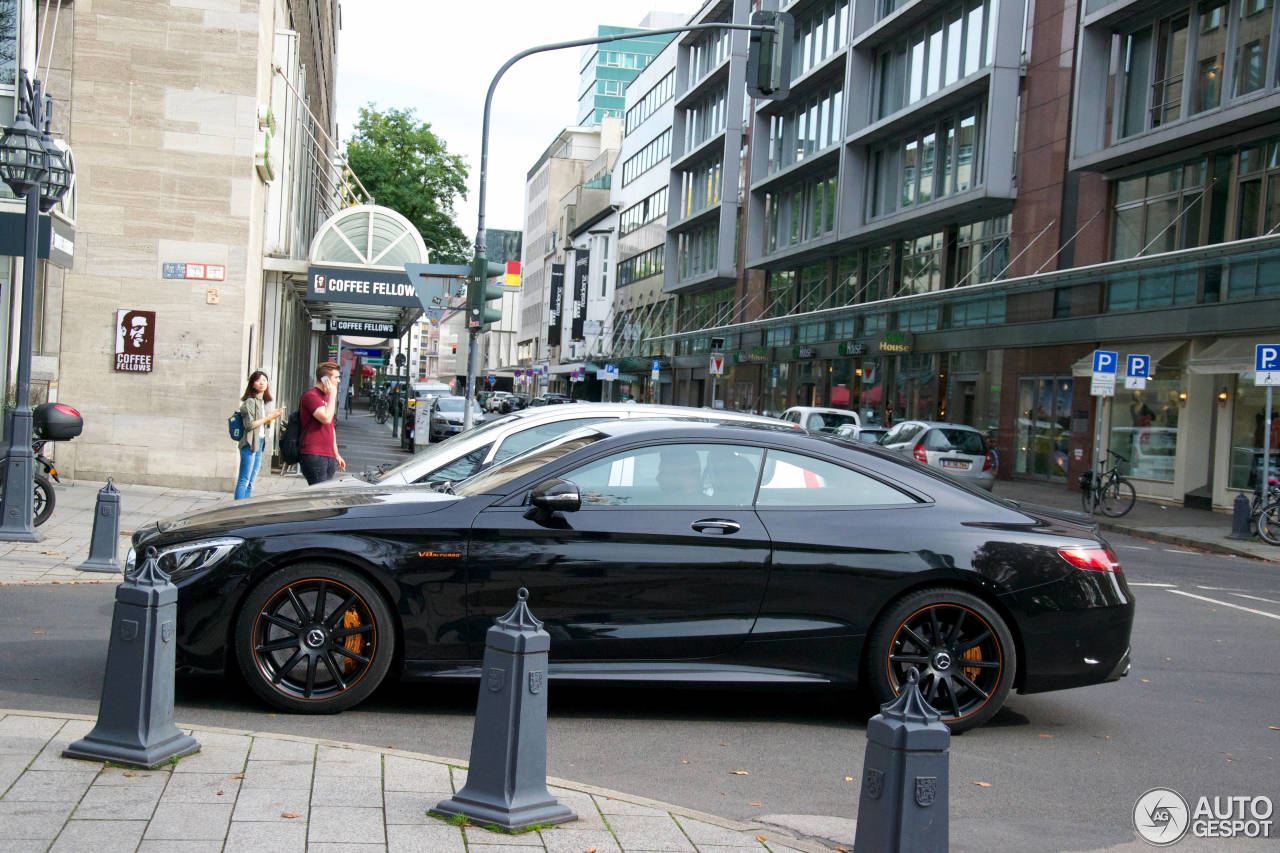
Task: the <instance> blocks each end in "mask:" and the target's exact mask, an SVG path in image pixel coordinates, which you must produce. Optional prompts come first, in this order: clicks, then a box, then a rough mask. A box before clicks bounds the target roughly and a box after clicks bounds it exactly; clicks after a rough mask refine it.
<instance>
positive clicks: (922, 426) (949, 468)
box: [880, 421, 996, 491]
mask: <svg viewBox="0 0 1280 853" xmlns="http://www.w3.org/2000/svg"><path fill="white" fill-rule="evenodd" d="M880 444H881V446H883V447H886V448H888V449H889V450H896V451H898V452H899V453H903V454H906V455H907V456H910V457H912V458H914V459H915V460H916V461H917V462H920V463H923V464H925V465H928V466H929V467H930V468H937V469H939V470H941V471H944V472H946V473H947V474H950V475H951V476H953V477H955V478H956V479H958V480H963V481H964V482H966V483H969V484H970V485H974V486H980V487H982V488H984V489H986V490H987V491H991V487H992V486H993V485H995V481H996V466H995V455H994V454H992V453H991V452H990V451H988V450H987V441H986V439H985V438H983V436H982V433H980V432H978V431H977V430H976V429H974V428H973V427H971V426H966V425H964V424H949V423H943V422H941V421H902V422H901V423H897V424H894V425H893V427H892V428H891V429H890V430H889V431H888V432H887V433H885V434H884V437H883V438H881V439H880Z"/></svg>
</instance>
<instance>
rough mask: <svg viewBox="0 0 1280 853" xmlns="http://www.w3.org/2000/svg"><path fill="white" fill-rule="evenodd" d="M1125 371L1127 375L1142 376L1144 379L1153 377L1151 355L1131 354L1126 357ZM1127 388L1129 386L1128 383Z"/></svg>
mask: <svg viewBox="0 0 1280 853" xmlns="http://www.w3.org/2000/svg"><path fill="white" fill-rule="evenodd" d="M1124 372H1125V375H1126V376H1130V377H1141V378H1143V379H1150V378H1151V356H1149V355H1132V354H1131V355H1129V356H1128V357H1127V358H1126V359H1125V365H1124ZM1125 387H1126V388H1128V387H1129V386H1128V385H1126V386H1125Z"/></svg>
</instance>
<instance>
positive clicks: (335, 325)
mask: <svg viewBox="0 0 1280 853" xmlns="http://www.w3.org/2000/svg"><path fill="white" fill-rule="evenodd" d="M329 332H330V333H331V334H334V333H336V334H340V335H364V336H366V337H395V334H396V324H395V323H383V322H379V321H376V320H338V319H336V318H334V317H330V318H329Z"/></svg>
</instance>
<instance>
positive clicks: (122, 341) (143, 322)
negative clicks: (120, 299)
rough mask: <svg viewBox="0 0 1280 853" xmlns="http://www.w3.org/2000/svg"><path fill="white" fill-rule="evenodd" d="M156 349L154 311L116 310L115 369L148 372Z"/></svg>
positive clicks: (127, 371) (129, 371) (128, 371)
mask: <svg viewBox="0 0 1280 853" xmlns="http://www.w3.org/2000/svg"><path fill="white" fill-rule="evenodd" d="M155 351H156V312H154V311H133V310H130V309H128V308H121V309H119V310H117V311H116V354H115V355H116V370H121V371H124V372H126V373H150V372H151V364H152V361H153V360H154V358H155Z"/></svg>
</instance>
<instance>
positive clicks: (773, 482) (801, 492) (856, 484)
mask: <svg viewBox="0 0 1280 853" xmlns="http://www.w3.org/2000/svg"><path fill="white" fill-rule="evenodd" d="M914 502H915V501H913V500H912V499H911V498H910V497H908V496H907V495H905V494H903V493H902V492H900V491H898V490H897V489H895V488H893V487H892V486H887V485H885V484H884V483H881V482H880V481H879V480H874V479H872V478H871V477H868V476H866V475H865V474H860V473H858V472H857V471H850V470H849V469H848V468H842V467H840V466H839V465H835V464H833V463H831V462H826V461H824V460H821V459H813V458H811V457H809V456H801V455H800V454H798V453H787V452H784V451H780V450H770V451H769V455H768V456H767V457H766V459H765V466H764V475H763V476H762V477H761V482H760V492H759V496H758V497H757V498H756V504H757V505H758V506H762V507H764V506H772V507H780V506H884V505H885V504H909V503H914Z"/></svg>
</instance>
